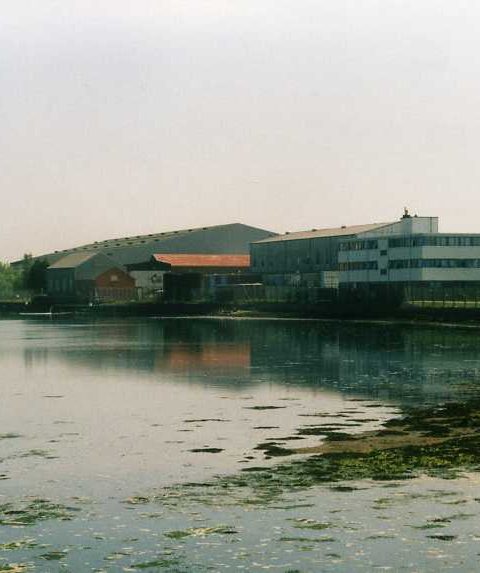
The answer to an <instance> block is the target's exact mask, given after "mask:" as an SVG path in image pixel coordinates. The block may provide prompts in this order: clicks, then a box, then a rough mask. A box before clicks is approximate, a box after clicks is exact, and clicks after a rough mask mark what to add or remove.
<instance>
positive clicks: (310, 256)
mask: <svg viewBox="0 0 480 573" xmlns="http://www.w3.org/2000/svg"><path fill="white" fill-rule="evenodd" d="M437 230H438V219H436V218H435V217H408V218H407V217H404V218H402V219H401V220H400V221H395V222H391V223H373V224H367V225H356V226H341V227H336V228H332V229H312V230H311V231H302V232H298V233H286V234H284V235H277V236H275V237H269V238H267V239H264V240H261V241H257V242H255V243H253V244H252V246H251V258H252V272H254V273H261V274H262V276H263V280H264V283H265V285H267V286H280V287H283V286H289V287H290V286H296V287H302V286H304V287H319V288H337V287H338V285H339V280H340V276H339V253H340V245H341V244H345V242H347V244H350V243H353V242H355V244H357V245H358V244H362V243H361V241H365V245H367V244H368V239H369V238H370V237H372V236H375V237H378V236H386V235H393V234H399V235H401V234H405V233H406V234H412V233H434V232H436V231H437Z"/></svg>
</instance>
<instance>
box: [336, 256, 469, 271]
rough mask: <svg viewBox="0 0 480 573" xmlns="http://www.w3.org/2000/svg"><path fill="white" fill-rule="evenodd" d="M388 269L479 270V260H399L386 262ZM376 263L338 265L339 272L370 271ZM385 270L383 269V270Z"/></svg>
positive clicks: (359, 262) (375, 268) (360, 262)
mask: <svg viewBox="0 0 480 573" xmlns="http://www.w3.org/2000/svg"><path fill="white" fill-rule="evenodd" d="M388 268H389V269H480V259H401V260H392V261H389V262H388ZM377 269H378V263H377V261H358V262H357V261H355V262H349V263H340V264H339V265H338V270H340V271H372V270H377ZM383 270H385V269H383Z"/></svg>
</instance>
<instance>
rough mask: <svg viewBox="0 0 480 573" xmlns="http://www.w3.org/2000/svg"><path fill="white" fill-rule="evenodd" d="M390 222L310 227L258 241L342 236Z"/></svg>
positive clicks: (373, 228) (365, 231)
mask: <svg viewBox="0 0 480 573" xmlns="http://www.w3.org/2000/svg"><path fill="white" fill-rule="evenodd" d="M391 224H392V223H371V224H369V225H352V226H349V227H347V226H343V227H334V228H331V229H312V230H311V231H298V232H296V233H285V235H276V236H275V237H268V238H267V239H263V240H261V241H256V244H258V243H276V242H278V241H295V240H300V239H318V238H322V237H344V236H348V235H358V234H361V233H367V232H369V231H375V230H377V229H380V228H382V227H386V226H388V225H391Z"/></svg>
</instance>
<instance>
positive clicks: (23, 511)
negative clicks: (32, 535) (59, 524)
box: [0, 498, 78, 526]
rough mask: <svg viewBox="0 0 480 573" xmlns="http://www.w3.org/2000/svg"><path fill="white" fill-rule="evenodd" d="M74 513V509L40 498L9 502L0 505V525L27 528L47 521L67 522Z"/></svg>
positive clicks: (75, 509)
mask: <svg viewBox="0 0 480 573" xmlns="http://www.w3.org/2000/svg"><path fill="white" fill-rule="evenodd" d="M76 511H78V509H77V508H75V507H68V506H66V505H63V504H60V503H53V502H51V501H49V500H46V499H40V498H38V499H32V500H27V501H21V502H18V503H11V502H9V503H4V504H1V505H0V525H11V526H12V525H13V526H28V525H34V524H36V523H38V522H39V521H45V520H49V519H58V520H60V521H68V520H70V519H72V516H73V513H74V512H76Z"/></svg>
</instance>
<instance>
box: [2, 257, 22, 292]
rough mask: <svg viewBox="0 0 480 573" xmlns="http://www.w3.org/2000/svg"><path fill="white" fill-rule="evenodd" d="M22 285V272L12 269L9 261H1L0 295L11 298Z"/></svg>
mask: <svg viewBox="0 0 480 573" xmlns="http://www.w3.org/2000/svg"><path fill="white" fill-rule="evenodd" d="M21 287H22V274H21V272H19V271H17V270H15V269H12V267H11V266H10V265H9V264H8V263H1V262H0V297H1V298H10V297H12V296H14V295H15V293H16V292H17V291H19V290H20V289H21Z"/></svg>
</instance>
